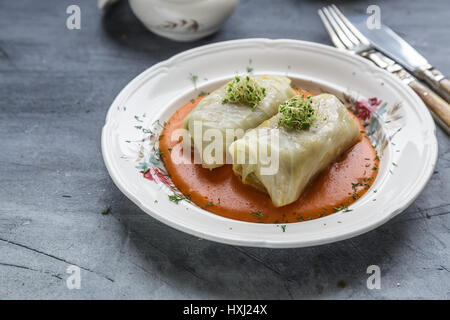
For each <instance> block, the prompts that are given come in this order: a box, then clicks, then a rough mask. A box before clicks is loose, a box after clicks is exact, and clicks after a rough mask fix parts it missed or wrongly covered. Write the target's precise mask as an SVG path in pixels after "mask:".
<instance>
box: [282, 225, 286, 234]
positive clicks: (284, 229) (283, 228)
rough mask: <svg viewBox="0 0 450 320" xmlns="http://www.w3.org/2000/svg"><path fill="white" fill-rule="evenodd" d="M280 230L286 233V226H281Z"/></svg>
mask: <svg viewBox="0 0 450 320" xmlns="http://www.w3.org/2000/svg"><path fill="white" fill-rule="evenodd" d="M281 230H283V232H286V225H285V224H283V225H282V226H281Z"/></svg>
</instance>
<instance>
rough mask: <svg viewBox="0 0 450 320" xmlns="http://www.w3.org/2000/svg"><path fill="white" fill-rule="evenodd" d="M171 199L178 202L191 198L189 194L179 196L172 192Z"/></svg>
mask: <svg viewBox="0 0 450 320" xmlns="http://www.w3.org/2000/svg"><path fill="white" fill-rule="evenodd" d="M169 200H170V201H172V202H175V203H176V204H178V202H180V201H181V200H190V197H189V196H179V195H177V194H172V195H170V196H169Z"/></svg>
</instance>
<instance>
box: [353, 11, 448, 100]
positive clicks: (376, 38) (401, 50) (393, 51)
mask: <svg viewBox="0 0 450 320" xmlns="http://www.w3.org/2000/svg"><path fill="white" fill-rule="evenodd" d="M350 20H352V21H354V22H355V24H356V27H357V28H358V30H359V31H361V32H362V33H363V34H364V35H365V36H366V38H368V39H369V40H370V41H371V42H372V44H373V46H374V47H375V48H376V49H378V50H379V51H382V52H383V53H385V54H386V55H388V56H389V57H391V58H392V59H394V60H395V61H397V62H398V63H400V64H401V65H403V66H404V67H405V68H406V69H407V70H409V71H410V72H411V73H412V74H414V75H415V76H416V77H417V78H419V79H421V80H424V81H425V82H426V83H427V84H429V85H430V86H431V88H432V89H434V90H435V91H436V92H437V93H438V94H439V95H440V96H441V97H443V98H444V99H445V100H447V102H449V103H450V80H449V79H447V78H446V77H445V76H444V75H443V74H442V73H441V72H440V71H439V70H437V69H436V68H434V67H433V66H432V65H431V64H430V63H428V61H427V59H425V58H424V57H423V56H422V55H421V54H420V53H419V52H417V51H416V49H414V48H413V47H412V46H411V45H410V44H409V43H408V42H406V41H405V40H403V39H402V38H401V37H400V36H399V35H398V34H396V33H395V32H394V31H392V29H390V28H389V27H388V26H386V25H383V24H382V25H381V26H380V28H379V29H369V28H368V27H367V24H366V21H365V19H364V20H363V19H362V18H361V17H350Z"/></svg>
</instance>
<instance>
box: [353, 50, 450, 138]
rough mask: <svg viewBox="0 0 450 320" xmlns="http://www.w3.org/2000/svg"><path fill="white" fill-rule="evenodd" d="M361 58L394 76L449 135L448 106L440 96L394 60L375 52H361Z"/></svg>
mask: <svg viewBox="0 0 450 320" xmlns="http://www.w3.org/2000/svg"><path fill="white" fill-rule="evenodd" d="M361 56H363V57H365V58H367V59H369V60H370V61H372V62H373V63H375V65H377V66H378V67H380V68H382V69H385V70H386V71H388V72H390V73H392V74H394V75H395V76H397V77H398V78H399V79H400V80H402V82H403V83H405V84H406V85H408V86H409V87H410V88H411V89H413V90H414V91H415V92H416V93H417V95H418V96H419V97H420V98H421V99H422V101H423V102H425V104H426V105H427V107H428V110H429V111H430V113H431V115H432V116H433V119H434V120H435V121H436V123H438V124H439V125H440V127H441V128H442V129H443V130H444V131H445V132H446V133H447V134H448V135H450V106H449V104H448V103H447V102H446V101H444V100H443V99H442V98H441V97H440V96H438V95H437V94H435V93H434V92H433V91H431V90H430V89H429V88H428V87H426V86H425V85H423V84H422V83H420V82H419V81H418V80H417V79H416V78H414V77H413V76H412V75H411V74H410V73H409V72H408V71H406V70H405V69H404V68H403V67H402V66H401V65H399V64H398V63H396V62H395V61H394V60H392V59H390V58H388V57H387V56H386V55H384V54H383V53H381V52H379V51H376V50H369V51H366V52H362V53H361Z"/></svg>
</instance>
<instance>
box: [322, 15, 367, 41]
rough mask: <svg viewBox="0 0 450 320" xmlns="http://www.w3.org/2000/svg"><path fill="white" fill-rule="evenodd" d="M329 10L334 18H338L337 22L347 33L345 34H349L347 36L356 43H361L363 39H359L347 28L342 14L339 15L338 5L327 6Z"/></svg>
mask: <svg viewBox="0 0 450 320" xmlns="http://www.w3.org/2000/svg"><path fill="white" fill-rule="evenodd" d="M327 9H328V11H329V12H330V14H331V15H332V16H333V18H334V20H336V23H337V24H338V25H339V27H341V30H342V32H344V33H345V35H346V36H347V38H348V39H349V40H350V41H351V42H353V43H354V44H355V45H359V44H361V41H359V39H358V38H356V37H355V36H354V35H353V33H352V32H351V31H350V30H349V29H348V28H347V26H346V24H345V23H344V22H343V20H342V18H341V16H339V15H338V14H337V13H336V9H337V7H336V6H335V7H332V6H328V7H327Z"/></svg>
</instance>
